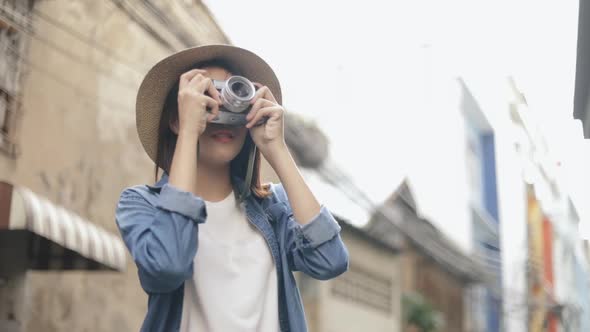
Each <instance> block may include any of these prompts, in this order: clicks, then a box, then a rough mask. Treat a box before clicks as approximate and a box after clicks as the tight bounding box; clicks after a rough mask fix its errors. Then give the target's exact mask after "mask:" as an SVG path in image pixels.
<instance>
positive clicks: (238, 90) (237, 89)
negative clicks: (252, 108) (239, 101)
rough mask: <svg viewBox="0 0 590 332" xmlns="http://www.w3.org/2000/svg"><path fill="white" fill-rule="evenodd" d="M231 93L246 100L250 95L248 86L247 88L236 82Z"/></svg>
mask: <svg viewBox="0 0 590 332" xmlns="http://www.w3.org/2000/svg"><path fill="white" fill-rule="evenodd" d="M231 91H232V92H233V93H234V94H235V95H236V96H238V97H240V98H246V97H248V95H249V94H250V90H249V89H248V86H246V85H245V84H244V83H242V82H235V83H234V84H232V86H231Z"/></svg>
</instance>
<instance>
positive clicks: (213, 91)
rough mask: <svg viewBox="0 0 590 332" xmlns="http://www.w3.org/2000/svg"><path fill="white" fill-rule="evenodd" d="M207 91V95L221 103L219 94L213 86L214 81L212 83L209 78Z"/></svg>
mask: <svg viewBox="0 0 590 332" xmlns="http://www.w3.org/2000/svg"><path fill="white" fill-rule="evenodd" d="M207 92H208V93H209V96H211V97H213V98H214V99H215V100H217V101H218V102H219V103H220V104H221V95H220V94H219V91H217V89H216V88H215V83H213V80H211V84H209V86H208V87H207Z"/></svg>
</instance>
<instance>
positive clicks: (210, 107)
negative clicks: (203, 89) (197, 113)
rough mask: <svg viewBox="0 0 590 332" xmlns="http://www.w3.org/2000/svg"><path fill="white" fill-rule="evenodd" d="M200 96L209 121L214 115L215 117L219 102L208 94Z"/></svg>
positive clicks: (217, 112)
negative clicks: (205, 107)
mask: <svg viewBox="0 0 590 332" xmlns="http://www.w3.org/2000/svg"><path fill="white" fill-rule="evenodd" d="M202 98H203V102H204V103H205V105H206V106H207V111H208V112H209V113H210V114H209V115H208V116H207V121H211V120H213V119H215V117H217V115H218V114H219V103H218V102H217V100H215V99H213V98H211V97H209V96H202Z"/></svg>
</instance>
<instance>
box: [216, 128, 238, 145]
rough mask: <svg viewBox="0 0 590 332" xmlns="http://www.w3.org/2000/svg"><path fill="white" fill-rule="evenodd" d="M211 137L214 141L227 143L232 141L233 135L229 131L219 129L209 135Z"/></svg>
mask: <svg viewBox="0 0 590 332" xmlns="http://www.w3.org/2000/svg"><path fill="white" fill-rule="evenodd" d="M211 137H212V138H213V139H215V140H216V141H220V142H229V141H231V140H232V139H234V133H233V132H232V131H231V130H227V129H220V130H216V131H214V132H213V133H212V134H211Z"/></svg>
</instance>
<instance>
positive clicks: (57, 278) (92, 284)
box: [0, 0, 227, 331]
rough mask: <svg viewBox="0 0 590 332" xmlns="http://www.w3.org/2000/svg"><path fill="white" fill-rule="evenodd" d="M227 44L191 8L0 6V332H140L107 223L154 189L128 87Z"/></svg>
mask: <svg viewBox="0 0 590 332" xmlns="http://www.w3.org/2000/svg"><path fill="white" fill-rule="evenodd" d="M189 13H190V14H189ZM226 42H227V38H226V36H225V35H224V33H223V31H222V30H221V28H220V27H219V26H218V25H217V24H216V22H215V21H214V20H213V19H212V18H211V16H210V14H209V11H208V9H207V8H206V7H204V6H203V5H201V4H200V2H190V3H189V2H178V1H173V2H171V1H149V2H147V1H146V2H144V1H43V0H39V1H33V0H3V1H0V54H1V55H0V150H1V151H2V153H1V154H0V180H1V181H3V182H2V183H1V184H0V188H1V189H0V193H1V194H0V330H1V331H137V330H139V326H140V324H141V322H142V321H143V318H144V316H145V313H146V308H147V297H146V295H145V294H144V293H143V291H142V290H141V288H140V287H139V284H138V280H137V270H136V268H135V265H134V263H133V261H132V260H131V259H130V257H128V254H127V253H126V250H124V248H123V247H122V242H121V241H120V240H119V235H118V232H117V230H116V226H115V222H114V209H115V205H116V202H117V200H118V197H119V195H120V193H121V191H122V189H123V188H124V187H126V186H128V185H131V184H137V183H149V182H151V181H153V178H154V172H153V168H152V167H150V164H151V161H150V160H149V158H148V157H147V155H146V154H145V152H144V151H143V149H142V148H141V145H140V143H139V141H138V139H137V133H136V129H135V115H134V102H135V96H136V92H137V88H138V87H139V84H140V80H141V79H142V77H143V75H145V73H146V71H147V69H148V68H149V67H150V66H152V65H153V64H154V63H155V62H156V61H158V60H159V59H161V58H162V57H164V56H165V55H167V54H169V53H170V52H172V51H174V50H178V49H181V48H185V47H188V46H192V45H195V44H201V43H226ZM11 206H12V207H11ZM120 255H125V256H122V257H120ZM121 259H122V260H121ZM97 269H108V270H111V271H96V270H97ZM65 270H68V271H65ZM89 270H92V271H89ZM113 270H114V271H113Z"/></svg>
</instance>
